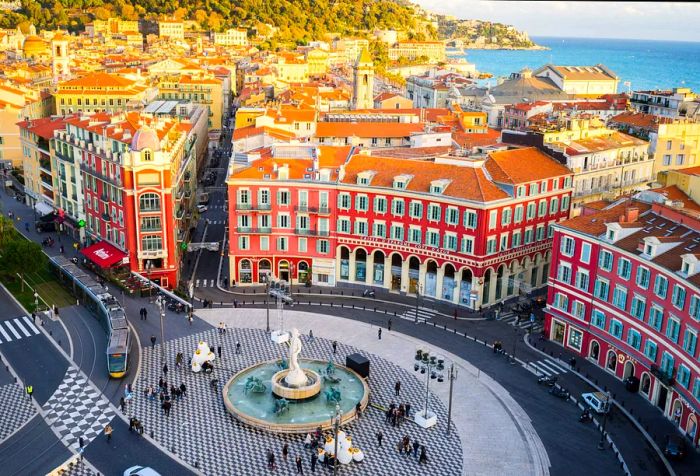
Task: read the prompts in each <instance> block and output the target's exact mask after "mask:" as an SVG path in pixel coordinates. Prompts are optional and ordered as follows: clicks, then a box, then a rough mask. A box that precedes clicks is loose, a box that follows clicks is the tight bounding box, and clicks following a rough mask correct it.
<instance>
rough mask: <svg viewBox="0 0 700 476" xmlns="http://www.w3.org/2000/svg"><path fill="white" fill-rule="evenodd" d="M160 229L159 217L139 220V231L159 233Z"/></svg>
mask: <svg viewBox="0 0 700 476" xmlns="http://www.w3.org/2000/svg"><path fill="white" fill-rule="evenodd" d="M88 203H89V202H88ZM161 228H162V225H161V222H160V217H143V218H141V231H160V230H161Z"/></svg>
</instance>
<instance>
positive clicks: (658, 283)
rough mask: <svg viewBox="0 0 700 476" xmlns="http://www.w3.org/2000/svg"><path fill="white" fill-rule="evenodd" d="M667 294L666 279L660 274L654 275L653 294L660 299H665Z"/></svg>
mask: <svg viewBox="0 0 700 476" xmlns="http://www.w3.org/2000/svg"><path fill="white" fill-rule="evenodd" d="M667 293H668V279H666V277H665V276H662V275H660V274H657V275H656V279H655V280H654V294H656V295H657V296H658V297H660V298H662V299H666V295H667Z"/></svg>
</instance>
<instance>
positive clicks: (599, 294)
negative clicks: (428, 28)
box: [593, 278, 610, 301]
mask: <svg viewBox="0 0 700 476" xmlns="http://www.w3.org/2000/svg"><path fill="white" fill-rule="evenodd" d="M609 292H610V282H609V281H608V280H607V279H603V278H597V279H596V280H595V286H594V287H593V295H594V296H595V297H596V298H598V299H600V300H601V301H607V300H608V294H609Z"/></svg>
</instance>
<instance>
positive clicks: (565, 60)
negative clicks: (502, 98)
mask: <svg viewBox="0 0 700 476" xmlns="http://www.w3.org/2000/svg"><path fill="white" fill-rule="evenodd" d="M532 40H533V41H534V42H535V43H537V44H538V45H542V46H546V47H548V48H550V49H549V50H466V56H465V58H466V59H467V61H469V62H470V63H475V64H476V69H477V70H478V71H480V72H486V73H491V74H493V78H491V80H490V81H491V85H495V84H496V80H495V78H498V77H500V76H504V77H508V76H509V75H510V73H513V72H517V71H520V70H521V69H522V68H524V67H528V68H531V69H533V70H534V69H536V68H539V67H540V66H543V65H545V64H547V63H552V64H557V65H564V66H591V65H595V64H598V63H602V64H604V65H605V66H607V67H608V68H610V69H611V70H612V71H613V72H615V74H617V76H618V77H619V78H620V86H619V90H620V92H622V91H627V90H628V86H626V85H625V84H624V83H625V81H629V82H630V83H631V84H630V88H631V90H632V91H634V90H645V89H671V88H674V87H689V88H691V89H693V90H694V91H695V92H697V93H700V43H691V42H680V41H652V40H617V39H605V38H554V37H532Z"/></svg>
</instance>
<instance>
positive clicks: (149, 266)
mask: <svg viewBox="0 0 700 476" xmlns="http://www.w3.org/2000/svg"><path fill="white" fill-rule="evenodd" d="M152 269H153V261H151V260H148V261H146V274H147V275H148V302H149V303H151V302H153V299H152V297H153V281H151V270H152Z"/></svg>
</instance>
